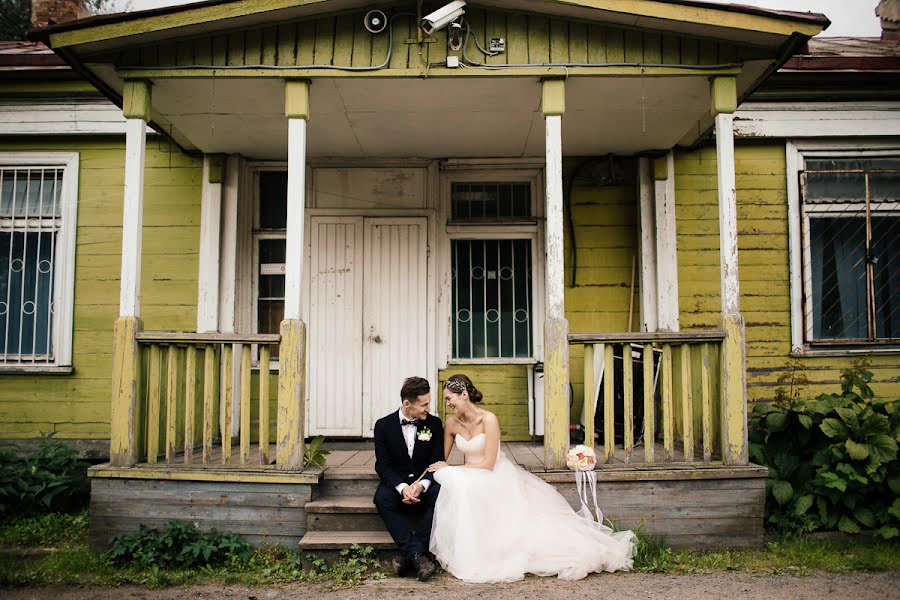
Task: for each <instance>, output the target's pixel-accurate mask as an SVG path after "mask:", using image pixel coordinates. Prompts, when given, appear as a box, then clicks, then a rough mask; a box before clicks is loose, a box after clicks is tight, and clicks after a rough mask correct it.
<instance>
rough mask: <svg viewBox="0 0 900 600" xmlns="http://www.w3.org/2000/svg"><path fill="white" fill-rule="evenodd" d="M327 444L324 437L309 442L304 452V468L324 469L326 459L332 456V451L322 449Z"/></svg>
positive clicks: (318, 436)
mask: <svg viewBox="0 0 900 600" xmlns="http://www.w3.org/2000/svg"><path fill="white" fill-rule="evenodd" d="M323 443H325V436H324V435H317V436H316V437H314V438H313V439H311V440H310V441H309V443H308V444H307V445H306V449H305V450H304V451H303V466H304V467H306V468H309V467H313V468H324V467H325V459H326V458H327V457H328V455H329V454H331V450H325V449H324V448H322V444H323Z"/></svg>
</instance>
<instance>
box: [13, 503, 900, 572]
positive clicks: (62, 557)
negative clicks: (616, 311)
mask: <svg viewBox="0 0 900 600" xmlns="http://www.w3.org/2000/svg"><path fill="white" fill-rule="evenodd" d="M87 523H88V517H87V514H86V513H80V514H76V515H47V516H44V517H36V518H29V519H19V520H14V521H11V522H8V523H5V524H3V525H2V526H0V546H5V547H10V546H16V547H21V546H24V547H32V548H33V547H47V546H50V547H53V548H55V549H54V550H52V551H50V552H48V553H47V554H45V555H43V556H38V557H26V556H19V555H16V554H15V553H13V554H11V555H6V556H3V557H0V586H31V585H100V586H115V585H122V584H135V585H143V586H147V587H166V586H185V585H191V584H203V583H214V584H243V585H251V586H252V585H265V584H270V583H278V582H288V581H306V582H311V583H315V584H320V585H322V586H323V587H324V588H326V589H340V588H344V587H352V586H355V585H358V584H360V583H361V582H362V581H364V580H373V579H381V578H383V577H384V573H383V572H382V571H381V569H380V565H379V563H378V561H377V560H376V558H375V555H374V552H373V551H372V549H371V548H368V547H365V548H359V547H358V548H355V549H353V550H351V551H346V552H345V553H344V555H343V556H342V557H341V558H340V559H339V560H338V561H336V562H335V563H332V564H331V565H327V564H325V562H324V561H323V560H321V559H319V558H316V557H315V556H313V555H311V554H301V553H300V552H299V550H296V549H294V550H288V549H286V548H283V547H278V546H271V547H262V548H258V549H256V550H255V551H254V552H253V554H252V555H251V557H250V560H249V561H247V562H245V563H244V562H240V561H239V560H234V559H233V560H231V561H230V562H228V563H226V564H225V565H222V566H216V567H209V566H207V567H200V568H193V569H160V568H158V567H152V568H145V569H141V568H136V567H117V566H113V565H110V564H109V563H108V562H107V561H106V559H105V558H104V557H103V555H102V554H99V553H97V552H94V551H92V550H90V549H89V548H88V546H87ZM637 534H638V546H637V551H636V555H635V564H634V571H635V572H638V573H668V574H688V573H721V572H727V571H734V572H740V573H749V574H779V573H790V574H794V575H810V574H813V573H816V572H827V573H852V572H876V571H895V570H898V568H900V543H896V542H893V543H891V542H873V543H862V542H843V543H842V542H821V541H816V540H810V539H808V538H802V537H793V538H784V539H782V540H780V541H777V542H770V543H769V544H767V545H766V546H765V547H763V548H759V549H750V550H720V551H707V552H692V551H674V550H672V549H671V548H669V547H668V546H666V545H665V543H663V542H662V541H660V540H654V539H651V538H649V537H647V536H646V535H645V534H644V532H643V528H638V530H637Z"/></svg>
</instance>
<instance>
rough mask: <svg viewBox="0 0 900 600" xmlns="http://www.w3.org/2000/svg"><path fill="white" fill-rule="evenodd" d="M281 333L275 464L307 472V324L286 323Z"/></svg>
mask: <svg viewBox="0 0 900 600" xmlns="http://www.w3.org/2000/svg"><path fill="white" fill-rule="evenodd" d="M280 332H281V344H280V345H279V349H278V360H279V368H280V376H279V378H278V430H277V436H278V437H277V439H278V445H277V447H276V450H275V464H276V466H277V468H278V469H283V470H299V469H302V468H303V448H304V440H303V427H304V423H305V418H306V416H305V404H306V395H305V391H306V324H305V323H304V322H303V321H297V320H292V319H285V320H284V321H282V322H281V328H280Z"/></svg>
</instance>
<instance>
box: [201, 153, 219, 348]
mask: <svg viewBox="0 0 900 600" xmlns="http://www.w3.org/2000/svg"><path fill="white" fill-rule="evenodd" d="M224 167H225V164H224V158H223V157H221V156H204V157H203V191H202V194H201V206H200V260H199V270H198V273H197V331H198V332H200V333H208V332H216V331H218V330H219V261H220V252H221V250H220V243H219V240H220V238H221V231H222V181H223V176H224V173H223V170H224Z"/></svg>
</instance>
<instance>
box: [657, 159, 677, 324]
mask: <svg viewBox="0 0 900 600" xmlns="http://www.w3.org/2000/svg"><path fill="white" fill-rule="evenodd" d="M665 160H666V165H667V167H666V174H667V175H668V177H667V178H666V179H664V180H660V181H656V182H655V186H654V187H655V200H656V268H657V277H656V281H657V284H656V294H657V307H658V310H659V317H658V325H659V328H660V329H662V330H663V331H678V329H679V318H678V245H677V238H676V230H675V177H674V172H675V159H674V156H673V154H672V152H669V153H668V154H667V155H666V157H665Z"/></svg>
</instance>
